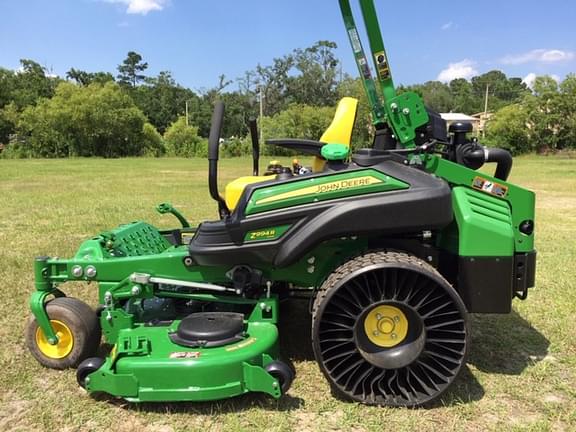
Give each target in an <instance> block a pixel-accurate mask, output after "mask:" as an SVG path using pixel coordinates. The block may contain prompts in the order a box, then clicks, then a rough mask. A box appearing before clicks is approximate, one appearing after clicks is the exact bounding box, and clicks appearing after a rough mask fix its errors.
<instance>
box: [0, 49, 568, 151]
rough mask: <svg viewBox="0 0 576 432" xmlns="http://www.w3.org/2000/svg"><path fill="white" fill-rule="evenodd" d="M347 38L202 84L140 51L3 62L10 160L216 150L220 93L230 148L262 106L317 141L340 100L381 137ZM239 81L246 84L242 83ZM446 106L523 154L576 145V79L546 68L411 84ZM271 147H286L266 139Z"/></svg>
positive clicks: (359, 142) (1, 105)
mask: <svg viewBox="0 0 576 432" xmlns="http://www.w3.org/2000/svg"><path fill="white" fill-rule="evenodd" d="M335 49H336V44H335V43H334V42H330V41H318V42H317V43H315V44H314V45H312V46H311V47H308V48H305V49H296V50H293V51H292V52H291V53H289V54H286V55H284V56H282V57H278V58H275V59H273V61H272V62H271V64H270V65H266V66H263V65H257V66H256V67H255V68H254V69H253V70H250V71H247V72H245V73H244V75H243V76H242V77H240V78H238V79H236V80H231V79H228V78H227V77H226V76H224V75H221V76H220V77H218V82H217V84H216V85H215V86H214V87H212V88H209V89H205V90H202V91H192V90H191V89H189V88H186V87H183V86H181V85H180V84H178V83H177V82H176V81H175V80H174V78H173V77H172V75H171V73H170V72H168V71H163V72H160V73H159V74H158V75H157V76H148V75H147V73H146V72H147V69H148V63H147V62H145V61H144V59H143V58H142V56H141V55H139V54H138V53H136V52H129V53H128V54H127V56H126V58H125V59H124V61H123V62H122V63H121V64H119V65H118V67H117V74H116V76H114V75H112V74H111V73H109V72H102V71H100V72H87V71H83V70H79V69H75V68H71V69H70V70H69V71H68V72H67V73H66V76H65V77H63V78H62V77H56V76H53V75H51V74H49V73H48V71H47V70H46V68H44V67H42V66H41V65H40V64H38V63H37V62H35V61H33V60H27V59H24V60H21V62H20V63H21V67H20V69H19V70H17V71H13V70H8V69H4V68H0V149H3V151H2V153H1V156H2V157H89V156H99V157H124V156H162V155H168V156H183V157H192V156H205V155H206V153H207V137H208V134H209V129H210V118H211V113H212V107H213V105H214V102H215V101H216V100H217V99H219V100H223V101H224V103H225V104H226V120H225V123H224V130H223V136H224V137H225V138H226V139H225V144H224V145H223V147H222V151H223V154H224V155H225V156H238V155H242V154H247V153H248V152H249V151H250V144H249V139H248V137H247V135H248V128H247V122H248V119H249V118H256V117H258V115H259V111H260V109H262V111H263V114H264V116H263V118H262V119H261V121H260V127H262V128H263V131H264V137H265V138H272V137H293V138H313V139H318V138H319V137H320V135H321V134H322V131H323V130H324V129H325V128H326V127H327V126H328V125H329V124H330V122H331V119H332V115H333V113H334V109H335V105H336V103H337V101H338V100H339V99H340V98H341V97H344V96H352V97H356V98H358V99H359V100H360V107H359V113H358V117H357V122H356V126H355V131H354V134H353V145H354V146H355V147H361V146H366V145H369V143H370V142H371V134H372V129H371V118H370V110H369V107H368V105H367V103H366V100H365V97H364V93H363V88H362V84H361V81H360V80H359V79H355V78H352V77H350V76H348V75H347V74H343V73H342V70H341V64H340V61H339V59H338V58H337V57H336V55H335ZM233 84H236V85H234V86H233ZM407 90H411V91H415V92H417V93H419V94H420V95H421V96H422V97H423V98H424V101H425V103H426V104H427V105H428V106H429V107H430V108H431V109H433V110H435V111H438V112H462V113H466V114H474V113H478V112H481V111H483V110H484V108H485V98H486V96H488V102H489V105H488V109H489V111H491V112H493V113H494V115H493V116H492V119H491V121H490V122H489V124H488V127H487V136H486V141H487V142H488V143H490V144H497V145H499V146H503V147H507V148H509V149H511V150H513V151H514V152H515V153H522V152H527V151H547V150H560V149H565V148H575V147H576V139H575V138H576V137H575V136H574V135H575V134H576V77H575V75H573V74H571V75H569V76H568V77H566V79H565V80H564V81H563V82H562V83H557V82H556V81H554V80H553V79H552V78H549V77H538V78H537V79H536V81H535V83H534V86H533V89H530V88H528V87H527V86H526V84H525V83H523V82H522V80H521V79H520V78H514V77H510V78H509V77H507V76H506V75H505V74H504V73H502V72H500V71H490V72H488V73H485V74H483V75H479V76H476V77H474V78H472V79H471V80H470V81H467V80H464V79H456V80H453V81H451V82H450V83H441V82H438V81H429V82H426V83H424V84H418V85H413V86H400V87H399V88H398V91H399V92H403V91H407ZM263 151H264V154H266V153H270V152H272V151H280V152H281V150H278V149H273V148H268V146H263Z"/></svg>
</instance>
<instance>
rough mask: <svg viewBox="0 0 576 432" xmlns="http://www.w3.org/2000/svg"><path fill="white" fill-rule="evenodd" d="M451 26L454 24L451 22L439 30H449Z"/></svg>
mask: <svg viewBox="0 0 576 432" xmlns="http://www.w3.org/2000/svg"><path fill="white" fill-rule="evenodd" d="M453 25H454V23H453V22H452V21H450V22H447V23H446V24H444V25H443V26H442V27H440V30H450V29H451V28H452V26H453Z"/></svg>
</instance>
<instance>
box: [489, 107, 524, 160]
mask: <svg viewBox="0 0 576 432" xmlns="http://www.w3.org/2000/svg"><path fill="white" fill-rule="evenodd" d="M527 121H528V118H527V112H526V109H525V108H524V107H523V106H522V105H520V104H514V105H508V106H506V107H504V108H502V109H500V110H499V111H498V112H497V113H496V114H495V115H494V116H493V118H491V119H490V121H489V122H488V125H487V135H486V138H485V139H484V141H483V144H485V145H487V146H491V147H502V148H506V149H508V150H510V151H511V152H512V153H514V154H519V153H525V152H528V151H530V150H532V148H531V146H532V141H531V139H530V133H529V129H528V127H527Z"/></svg>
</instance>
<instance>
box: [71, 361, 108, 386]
mask: <svg viewBox="0 0 576 432" xmlns="http://www.w3.org/2000/svg"><path fill="white" fill-rule="evenodd" d="M103 364H104V359H103V358H100V357H90V358H88V359H86V360H84V361H83V362H82V363H80V365H79V366H78V370H76V381H78V385H79V386H80V387H82V388H86V384H87V382H86V378H87V377H88V375H90V374H91V373H92V372H96V371H97V370H98V369H100V368H101V367H102V365H103Z"/></svg>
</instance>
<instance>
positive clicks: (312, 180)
mask: <svg viewBox="0 0 576 432" xmlns="http://www.w3.org/2000/svg"><path fill="white" fill-rule="evenodd" d="M340 5H341V8H342V13H343V16H344V21H345V24H346V28H347V31H348V35H349V36H350V39H351V43H352V48H353V51H354V55H355V59H356V60H357V63H358V66H359V70H360V73H361V75H362V78H363V82H364V83H365V87H366V92H367V95H368V100H369V101H370V103H371V106H372V111H373V119H374V126H375V129H376V137H375V140H374V143H373V145H372V147H371V148H367V149H362V150H359V151H356V152H353V153H352V154H351V155H350V154H348V151H347V150H346V147H344V148H343V144H346V143H322V142H312V141H297V140H283V141H280V142H274V144H276V145H282V146H284V147H287V148H292V149H297V150H298V151H303V152H305V153H309V154H312V155H314V156H315V157H317V158H322V160H323V161H324V162H323V163H324V166H323V168H322V169H321V170H319V171H315V172H310V171H307V172H296V170H294V172H292V171H290V170H289V169H288V170H286V169H282V170H281V171H280V172H279V173H277V174H272V175H269V176H268V177H265V178H263V179H260V180H258V181H257V182H254V183H251V184H248V185H247V186H246V187H245V188H244V189H243V191H242V193H241V194H240V196H239V200H238V202H237V203H236V205H235V207H234V208H233V209H229V208H228V207H227V204H226V201H225V200H224V199H223V198H222V197H221V196H220V194H219V193H218V190H217V186H216V185H217V182H216V180H217V177H216V175H217V160H218V145H219V138H220V130H221V127H222V118H223V106H222V105H221V104H220V105H217V107H216V110H215V114H214V117H213V124H212V130H211V137H210V156H209V159H210V179H209V184H210V191H211V194H212V196H213V197H214V198H215V199H216V201H217V202H218V205H219V210H220V212H219V213H220V219H218V220H215V221H209V222H203V223H201V224H199V225H198V226H197V227H190V224H189V223H188V222H187V221H186V219H185V218H184V217H183V216H182V215H181V214H180V213H179V212H178V211H177V210H176V209H174V208H172V206H170V205H169V204H162V205H160V206H159V208H158V211H160V212H161V213H172V214H173V215H175V216H176V217H177V218H178V220H179V221H180V223H181V225H182V227H178V228H174V229H171V230H158V229H157V228H155V227H153V226H151V225H149V224H147V223H145V222H134V223H130V224H127V225H123V226H121V227H119V228H117V229H114V230H112V231H109V232H105V233H101V234H100V235H98V236H96V237H94V238H92V239H90V240H87V241H86V242H84V243H83V244H82V245H81V247H80V248H79V250H78V252H77V254H76V255H75V257H74V258H72V259H52V258H47V257H41V258H37V259H36V262H35V277H36V291H35V292H34V293H33V295H32V299H31V309H32V313H33V319H32V321H31V323H30V325H29V330H28V345H29V346H30V349H31V351H32V353H33V354H34V356H35V357H36V358H37V359H38V360H39V361H40V362H41V363H42V364H44V365H46V366H50V367H57V368H65V367H70V366H78V364H80V366H79V368H78V373H77V376H78V382H79V383H80V385H82V386H83V387H85V388H86V389H87V390H88V391H89V392H105V393H108V394H110V395H113V396H118V397H123V398H125V399H127V400H129V401H134V402H144V401H206V400H216V399H223V398H227V397H233V396H236V395H240V394H243V393H247V392H264V393H267V394H269V395H271V396H273V397H275V398H279V397H281V395H282V394H283V393H285V392H286V391H287V390H288V388H289V386H290V383H291V382H292V379H293V378H294V371H293V370H292V368H291V367H290V366H289V365H288V364H286V363H285V362H284V361H282V360H280V359H279V335H278V328H277V322H278V315H279V310H280V307H279V303H280V300H281V299H289V298H290V297H291V295H292V294H293V293H294V292H298V293H300V294H305V295H307V297H308V298H309V299H310V301H311V306H312V308H311V309H312V314H313V316H312V344H313V348H314V352H315V356H316V359H317V361H318V363H319V365H320V368H321V369H322V371H323V373H324V375H325V376H326V378H327V379H328V381H329V382H330V383H331V384H332V386H333V388H335V389H336V390H339V391H340V392H342V393H344V394H345V395H347V396H349V397H351V398H353V399H356V400H358V401H361V402H363V403H368V404H382V405H402V406H418V405H422V404H424V403H427V402H429V401H431V400H434V399H436V398H437V397H439V396H440V395H441V394H442V393H443V392H444V391H445V390H446V389H447V388H448V387H449V386H450V384H451V383H452V381H453V380H454V379H455V377H456V376H457V374H458V372H459V371H460V369H461V367H462V365H463V364H464V362H465V358H466V353H467V351H468V345H469V331H468V324H467V318H466V315H467V314H468V313H508V312H510V310H511V305H512V300H513V298H514V297H519V298H522V299H524V298H526V295H527V292H528V288H529V287H531V286H533V285H534V273H535V257H536V253H535V250H534V205H535V203H534V201H535V197H534V194H533V193H532V192H530V191H528V190H525V189H522V188H521V187H519V186H516V185H514V184H511V183H509V182H508V181H507V177H508V173H509V171H510V168H511V159H510V157H509V155H508V154H507V153H506V152H502V151H501V150H493V149H486V148H484V147H481V146H480V145H479V144H478V143H477V142H476V141H474V140H468V138H467V135H466V134H467V133H468V132H469V128H468V126H467V125H457V126H456V127H452V128H451V130H450V134H451V135H450V136H448V135H447V134H446V125H445V123H443V122H442V121H441V119H439V117H438V116H437V115H435V113H432V112H430V111H428V110H427V109H426V108H425V107H424V105H423V103H422V101H421V100H420V98H419V97H418V96H417V95H414V94H403V95H396V94H395V91H394V87H393V84H392V79H391V75H390V68H389V65H388V60H387V57H386V54H385V51H384V48H383V44H382V43H381V37H380V35H379V28H378V25H377V20H376V14H375V11H374V7H373V4H372V2H371V1H370V0H367V1H366V0H362V1H361V6H362V10H363V12H364V17H365V21H366V22H367V25H368V35H369V38H370V43H371V47H372V52H373V57H374V61H375V64H376V71H377V74H378V79H377V80H376V81H375V80H373V79H372V78H371V75H370V69H369V68H368V66H367V57H366V56H365V54H364V51H363V49H362V46H361V43H360V40H359V37H358V33H357V31H356V27H355V24H354V20H353V18H352V15H351V11H350V8H349V4H348V2H347V0H341V1H340ZM327 144H330V146H327ZM334 144H339V146H338V145H336V146H335V145H334ZM255 153H257V152H255ZM479 161H480V162H479ZM256 162H257V161H256ZM485 162H496V163H497V167H496V172H495V174H494V175H489V174H486V173H485V172H481V171H477V170H476V168H479V167H480V166H481V165H483V164H484V163H485ZM255 165H256V166H257V164H255ZM69 281H86V282H95V283H97V285H98V290H99V304H100V306H99V308H98V309H97V311H96V312H95V314H96V316H97V325H94V324H93V323H92V321H89V320H88V319H87V318H86V316H85V315H86V314H85V313H81V309H82V307H80V306H70V305H69V303H70V301H68V302H66V301H64V300H66V299H67V298H66V297H65V294H64V293H63V292H62V291H61V290H60V286H61V284H63V283H65V282H69ZM52 297H55V299H53V300H50V299H51V298H52ZM82 310H84V309H82ZM296 319H297V317H296ZM96 327H97V328H96ZM100 332H102V334H103V336H104V340H105V341H106V342H107V343H108V344H110V345H111V347H112V348H111V351H110V353H109V354H108V355H107V356H106V358H98V357H92V356H93V355H94V353H95V350H96V348H97V347H98V345H99V342H100ZM300 336H302V335H300ZM70 341H72V342H70Z"/></svg>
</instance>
